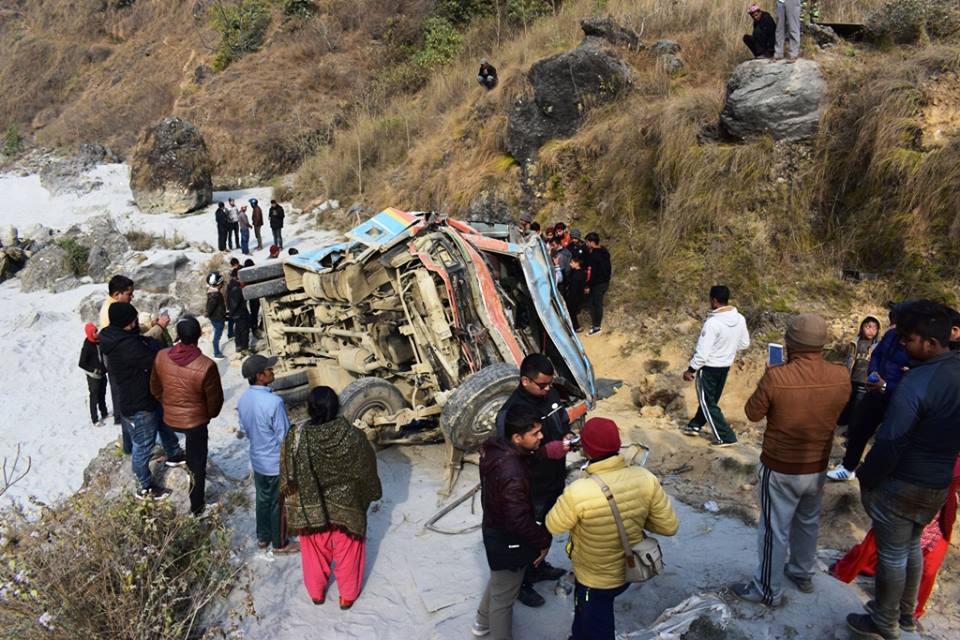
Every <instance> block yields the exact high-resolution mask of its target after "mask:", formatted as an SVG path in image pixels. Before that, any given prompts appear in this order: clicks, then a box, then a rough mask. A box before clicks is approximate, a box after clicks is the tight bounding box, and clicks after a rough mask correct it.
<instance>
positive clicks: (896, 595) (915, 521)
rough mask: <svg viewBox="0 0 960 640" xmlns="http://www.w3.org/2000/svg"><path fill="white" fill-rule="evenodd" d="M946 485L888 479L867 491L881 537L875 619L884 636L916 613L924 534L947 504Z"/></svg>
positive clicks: (894, 632) (868, 509)
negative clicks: (921, 541) (902, 619)
mask: <svg viewBox="0 0 960 640" xmlns="http://www.w3.org/2000/svg"><path fill="white" fill-rule="evenodd" d="M946 497H947V489H945V488H944V489H928V488H926V487H920V486H917V485H913V484H910V483H908V482H902V481H900V480H892V479H891V480H886V481H884V482H883V483H881V484H880V486H878V487H877V488H875V489H874V490H872V491H867V492H864V493H863V506H864V508H865V509H866V512H867V515H869V516H870V518H871V520H873V531H874V533H875V534H876V537H877V574H876V577H875V579H874V580H875V584H876V606H875V607H874V610H873V612H872V613H871V616H870V617H871V618H872V619H873V622H874V624H875V625H877V627H879V628H880V630H881V632H882V633H883V635H884V636H885V637H888V638H895V637H897V636H898V635H899V632H900V629H899V626H900V625H899V622H898V621H899V618H900V615H901V614H904V615H912V614H913V612H914V611H915V610H916V606H917V593H918V591H919V589H920V578H921V577H922V574H923V552H922V551H921V549H920V535H921V534H922V533H923V530H924V528H925V527H926V526H927V524H928V523H929V522H930V521H931V520H932V519H933V517H934V516H935V515H936V513H937V511H939V510H940V508H941V507H942V506H943V503H944V500H945V499H946Z"/></svg>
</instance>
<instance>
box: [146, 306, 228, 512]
mask: <svg viewBox="0 0 960 640" xmlns="http://www.w3.org/2000/svg"><path fill="white" fill-rule="evenodd" d="M201 333H202V332H201V330H200V323H199V322H197V319H196V318H194V317H193V316H184V317H183V318H181V319H180V320H179V321H178V322H177V340H178V342H177V344H176V345H174V346H173V347H172V348H170V349H164V350H162V351H161V352H160V353H158V354H157V358H156V360H155V361H154V365H153V372H152V373H151V375H150V393H151V394H153V396H154V397H155V398H156V399H157V400H159V401H160V404H162V405H163V421H164V423H165V424H166V425H167V426H169V427H170V428H171V429H173V430H174V431H177V432H179V433H183V434H186V438H187V443H186V445H187V446H186V449H187V468H188V469H190V473H192V474H193V488H192V489H191V490H190V511H191V513H193V514H194V515H200V514H201V513H203V510H204V508H205V506H206V504H205V503H204V490H205V487H206V479H207V424H208V423H209V422H210V420H211V419H213V418H216V417H217V416H218V415H220V409H221V408H222V407H223V387H222V386H221V384H220V371H219V370H218V369H217V365H216V363H215V362H214V361H213V360H211V359H210V358H208V357H207V356H205V355H203V354H202V353H201V352H200V348H199V347H198V346H197V341H198V340H199V339H200V334H201Z"/></svg>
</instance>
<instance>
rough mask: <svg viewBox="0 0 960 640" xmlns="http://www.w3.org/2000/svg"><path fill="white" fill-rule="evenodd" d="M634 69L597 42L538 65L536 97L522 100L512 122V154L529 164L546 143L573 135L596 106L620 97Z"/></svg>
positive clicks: (530, 76)
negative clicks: (587, 112)
mask: <svg viewBox="0 0 960 640" xmlns="http://www.w3.org/2000/svg"><path fill="white" fill-rule="evenodd" d="M632 79H633V71H632V70H631V69H630V67H629V66H628V65H627V63H626V62H624V61H623V59H622V58H621V57H620V56H619V55H618V54H617V53H616V52H614V51H611V50H609V49H607V48H605V47H604V46H602V41H601V40H598V39H597V38H587V39H586V40H584V42H583V43H582V44H581V45H580V46H578V47H577V48H576V49H572V50H570V51H566V52H564V53H559V54H557V55H555V56H551V57H549V58H545V59H544V60H540V61H539V62H537V63H535V64H534V65H533V66H532V67H530V71H529V72H527V80H528V81H529V83H530V87H531V89H532V95H531V94H529V93H528V94H527V95H524V96H522V97H520V98H519V99H518V100H517V101H516V103H515V105H514V108H513V111H512V112H511V114H510V119H509V121H508V123H507V150H508V151H509V152H510V155H512V156H513V157H514V158H515V159H516V160H517V161H519V162H521V163H524V162H526V161H527V160H528V159H530V158H532V157H534V156H535V155H536V153H537V151H538V150H539V149H540V147H541V146H543V144H544V143H545V142H547V141H548V140H550V139H553V138H560V137H566V136H570V135H573V134H574V133H575V132H576V131H577V129H578V128H579V127H580V123H581V122H582V120H583V117H584V115H585V113H586V111H587V109H588V108H589V106H590V105H591V104H596V103H602V102H609V101H611V100H614V99H616V98H617V97H618V96H619V95H620V94H621V92H622V91H623V90H624V89H625V88H626V87H628V86H629V85H630V84H631V82H632Z"/></svg>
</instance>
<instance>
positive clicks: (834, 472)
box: [827, 463, 857, 482]
mask: <svg viewBox="0 0 960 640" xmlns="http://www.w3.org/2000/svg"><path fill="white" fill-rule="evenodd" d="M827 477H828V478H830V479H831V480H833V481H834V482H846V481H847V480H853V479H854V478H856V477H857V472H856V471H848V470H847V468H846V467H845V466H843V463H841V464H838V465H837V466H836V467H834V468H833V469H831V470H830V471H827Z"/></svg>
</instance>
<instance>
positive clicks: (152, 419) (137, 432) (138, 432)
mask: <svg viewBox="0 0 960 640" xmlns="http://www.w3.org/2000/svg"><path fill="white" fill-rule="evenodd" d="M129 420H130V422H131V423H132V426H133V429H132V432H131V435H132V436H133V474H134V475H135V476H137V482H139V483H140V488H141V489H145V488H147V487H149V486H150V480H151V475H150V456H151V455H152V454H153V445H155V444H156V443H157V436H158V435H159V436H160V444H162V445H163V449H164V451H166V452H167V457H168V458H169V457H172V456H175V455H178V454H181V453H183V449H181V448H180V441H179V440H177V434H175V433H174V432H173V431H171V430H170V427H168V426H167V425H165V424H163V421H162V420H160V411H159V410H155V411H138V412H136V413H135V414H133V415H132V416H130V418H129Z"/></svg>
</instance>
